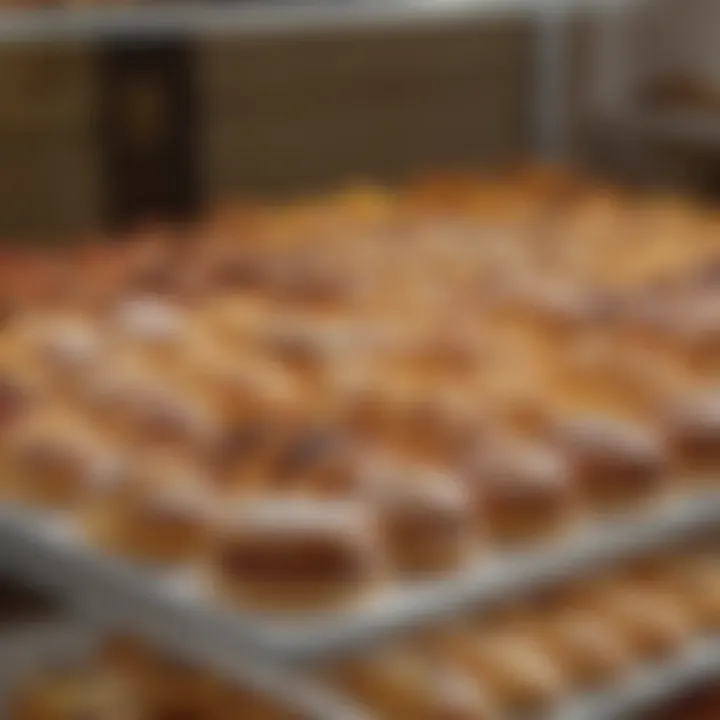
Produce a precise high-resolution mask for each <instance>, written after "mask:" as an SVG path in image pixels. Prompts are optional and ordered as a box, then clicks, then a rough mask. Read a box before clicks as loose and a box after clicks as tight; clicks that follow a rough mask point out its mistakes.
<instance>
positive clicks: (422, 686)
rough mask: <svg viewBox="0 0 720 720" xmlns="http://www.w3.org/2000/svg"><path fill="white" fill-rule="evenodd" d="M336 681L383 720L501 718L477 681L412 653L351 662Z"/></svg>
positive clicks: (405, 651) (394, 652)
mask: <svg viewBox="0 0 720 720" xmlns="http://www.w3.org/2000/svg"><path fill="white" fill-rule="evenodd" d="M334 677H335V680H336V681H337V682H338V683H339V684H340V687H341V688H343V689H344V690H345V691H346V692H347V693H349V694H350V696H351V697H352V698H353V699H355V700H356V701H358V702H359V703H361V705H362V706H363V707H364V708H365V709H367V710H368V711H370V712H372V713H373V716H374V717H377V718H378V720H416V719H417V720H486V719H488V720H489V719H490V718H495V717H497V714H496V712H495V710H494V709H493V708H492V707H491V703H490V702H489V700H488V698H487V696H486V695H485V694H484V693H483V691H482V689H481V687H480V686H479V684H478V683H477V682H475V681H474V679H472V680H471V678H470V677H468V676H467V675H465V674H463V673H462V672H459V671H457V670H454V669H453V668H452V667H450V666H447V665H445V666H443V665H442V664H439V663H437V662H432V661H431V660H429V659H428V658H427V657H422V656H420V655H418V654H417V653H413V652H412V651H411V650H408V649H403V650H390V651H386V652H381V653H378V655H377V656H374V657H371V658H367V659H365V658H363V659H359V660H354V661H349V662H346V663H345V664H344V665H342V666H341V667H340V668H339V669H338V670H336V671H335V672H334Z"/></svg>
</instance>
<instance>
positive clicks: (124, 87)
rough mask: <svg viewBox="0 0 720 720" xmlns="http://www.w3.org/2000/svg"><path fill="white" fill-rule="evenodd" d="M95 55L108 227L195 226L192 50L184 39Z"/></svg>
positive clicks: (110, 46)
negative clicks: (171, 222) (163, 222)
mask: <svg viewBox="0 0 720 720" xmlns="http://www.w3.org/2000/svg"><path fill="white" fill-rule="evenodd" d="M98 53H99V72H100V78H99V85H100V87H99V93H100V107H99V113H100V118H99V120H100V138H101V145H100V149H101V165H102V174H103V180H104V190H105V211H106V222H107V224H108V226H109V227H111V228H113V229H117V228H122V227H126V226H128V225H133V224H136V223H138V222H141V221H144V220H148V219H156V218H163V219H166V218H169V219H176V220H185V219H189V218H192V217H193V216H194V215H195V214H196V212H197V210H198V206H199V200H200V198H199V184H198V157H197V137H198V95H197V87H196V78H195V62H194V50H193V46H192V45H191V43H189V42H188V41H185V40H183V39H177V40H176V39H172V40H162V41H158V40H154V41H153V42H148V43H143V42H132V41H126V42H112V43H106V44H103V46H102V47H101V48H100V49H99V50H98Z"/></svg>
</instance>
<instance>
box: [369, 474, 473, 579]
mask: <svg viewBox="0 0 720 720" xmlns="http://www.w3.org/2000/svg"><path fill="white" fill-rule="evenodd" d="M368 473H369V474H370V476H371V477H370V479H368V485H369V487H368V491H369V494H370V497H371V498H372V502H373V505H374V507H375V508H376V509H377V512H378V522H379V532H380V537H381V539H382V542H383V545H384V547H385V549H386V551H387V553H388V556H389V559H390V564H391V566H392V567H393V568H394V570H395V571H396V572H397V573H399V574H400V575H401V576H415V575H426V574H432V573H438V572H447V571H450V570H453V569H456V568H458V567H460V566H461V565H462V564H463V563H464V562H466V561H468V560H469V558H470V553H471V552H473V551H474V550H478V549H479V543H478V540H479V539H480V537H481V533H480V531H479V530H478V528H477V526H476V525H475V523H474V518H473V515H472V508H471V505H470V503H469V501H468V496H467V493H466V492H465V489H464V487H463V486H462V484H461V483H460V482H459V480H458V478H457V477H455V476H453V475H450V474H444V473H441V472H438V471H434V470H432V469H429V468H426V467H422V466H416V465H412V464H407V465H403V464H402V463H399V464H395V463H391V462H388V463H380V464H379V466H377V467H375V468H370V469H368Z"/></svg>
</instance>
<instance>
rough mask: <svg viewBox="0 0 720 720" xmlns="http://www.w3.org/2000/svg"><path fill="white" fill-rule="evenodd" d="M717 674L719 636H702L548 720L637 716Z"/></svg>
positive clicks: (619, 719) (719, 675) (719, 674)
mask: <svg viewBox="0 0 720 720" xmlns="http://www.w3.org/2000/svg"><path fill="white" fill-rule="evenodd" d="M718 678H720V639H718V638H716V637H714V638H705V639H704V640H700V641H698V642H696V643H693V644H692V645H690V646H689V647H688V648H687V650H686V651H685V652H684V653H682V654H681V655H679V656H677V657H675V658H673V659H671V660H669V661H667V662H664V663H661V664H658V665H651V666H647V667H644V668H641V669H639V670H638V671H637V672H636V673H633V674H632V675H630V676H629V677H628V678H627V680H625V681H623V682H620V683H619V684H618V685H616V686H611V687H610V688H609V689H608V690H606V691H604V692H599V693H597V694H595V695H588V696H586V697H582V698H579V699H578V700H577V701H575V702H572V703H570V704H569V705H568V707H567V708H565V709H564V710H562V711H560V713H558V714H555V715H554V716H553V717H552V718H548V719H547V720H622V719H623V718H624V719H627V718H636V717H637V713H643V712H647V711H650V710H654V709H658V708H661V707H662V706H663V705H664V704H665V703H667V702H668V701H671V700H673V699H675V698H677V697H680V696H682V695H683V693H685V692H686V691H687V690H692V689H693V688H696V687H700V686H702V685H704V684H705V683H708V682H713V681H714V680H717V679H718ZM688 720H691V718H688Z"/></svg>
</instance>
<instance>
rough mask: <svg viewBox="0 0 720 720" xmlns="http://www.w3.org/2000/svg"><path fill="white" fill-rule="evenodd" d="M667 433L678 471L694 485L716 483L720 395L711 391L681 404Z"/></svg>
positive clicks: (719, 452) (672, 414)
mask: <svg viewBox="0 0 720 720" xmlns="http://www.w3.org/2000/svg"><path fill="white" fill-rule="evenodd" d="M665 431H666V434H667V438H668V443H669V445H670V449H671V450H670V451H671V456H672V459H673V463H674V466H675V468H676V469H677V471H678V472H679V473H680V474H681V475H682V476H683V477H685V478H686V479H688V480H689V481H690V482H691V483H699V484H707V483H713V482H715V480H716V478H717V473H718V471H719V470H720V394H718V393H717V392H712V391H707V392H704V393H702V394H700V395H697V396H695V397H690V398H687V399H685V400H684V401H682V402H680V403H678V404H677V406H676V407H674V408H672V409H671V410H670V412H669V413H668V417H667V420H666V424H665Z"/></svg>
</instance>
